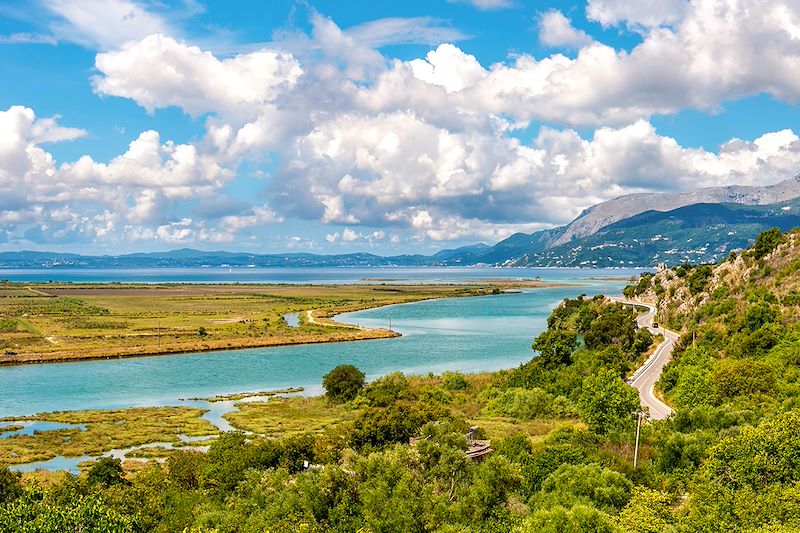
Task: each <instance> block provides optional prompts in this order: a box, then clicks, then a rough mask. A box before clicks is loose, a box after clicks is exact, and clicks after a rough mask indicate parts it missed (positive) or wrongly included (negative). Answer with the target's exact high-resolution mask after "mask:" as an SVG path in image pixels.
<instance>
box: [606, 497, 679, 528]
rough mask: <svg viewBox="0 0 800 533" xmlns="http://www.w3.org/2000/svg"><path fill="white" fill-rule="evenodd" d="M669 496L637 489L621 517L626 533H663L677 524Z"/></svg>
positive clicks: (620, 524)
mask: <svg viewBox="0 0 800 533" xmlns="http://www.w3.org/2000/svg"><path fill="white" fill-rule="evenodd" d="M671 503H672V498H671V497H670V495H669V494H667V493H665V492H661V491H658V490H652V489H648V488H647V487H636V488H635V489H633V496H632V497H631V499H630V501H629V502H628V505H627V506H626V507H625V509H623V510H622V512H621V513H620V515H619V522H618V524H619V526H620V527H621V528H622V529H623V530H624V531H631V532H633V531H635V532H637V533H638V532H641V533H662V532H663V531H669V528H670V526H671V525H672V524H674V523H675V517H674V516H673V512H672V508H671V507H670V504H671Z"/></svg>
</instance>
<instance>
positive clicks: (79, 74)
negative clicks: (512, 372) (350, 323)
mask: <svg viewBox="0 0 800 533" xmlns="http://www.w3.org/2000/svg"><path fill="white" fill-rule="evenodd" d="M0 72H2V73H3V74H2V80H3V81H2V83H0V250H23V249H27V250H52V251H70V252H80V253H90V254H105V253H109V254H118V253H127V252H137V251H156V250H170V249H175V248H184V247H191V248H199V249H205V250H230V251H249V252H256V253H271V252H282V251H293V252H298V251H305V252H313V253H326V254H327V253H347V252H354V251H367V252H371V253H376V254H382V255H391V254H400V253H431V252H435V251H437V250H440V249H444V248H453V247H457V246H461V245H467V244H472V243H477V242H485V243H488V244H494V243H495V242H497V241H499V240H501V239H503V238H505V237H508V236H509V235H511V234H513V233H515V232H520V231H522V232H533V231H537V230H540V229H545V228H550V227H554V226H557V225H562V224H565V223H568V222H569V221H570V220H572V219H573V218H575V217H576V216H578V215H579V214H580V213H581V211H583V210H584V209H586V208H588V207H590V206H592V205H594V204H596V203H598V202H602V201H605V200H609V199H612V198H615V197H617V196H620V195H623V194H628V193H636V192H655V191H679V190H690V189H696V188H700V187H708V186H717V185H731V184H739V185H769V184H773V183H777V182H779V181H781V180H783V179H787V178H791V177H794V176H795V175H797V174H798V172H800V138H799V137H798V133H800V123H798V119H800V107H798V103H800V76H798V75H797V73H798V72H800V0H791V1H789V0H785V1H779V0H769V1H765V0H694V1H685V0H635V1H634V0H588V1H586V2H567V1H561V2H557V1H540V2H526V1H523V0H424V1H422V0H419V1H418V0H405V1H403V2H397V1H395V0H392V1H388V0H373V1H372V2H342V1H334V0H307V1H306V0H270V1H268V2H264V1H256V0H253V1H247V0H240V1H236V2H230V1H221V0H183V1H174V2H169V1H164V0H138V1H137V0H104V1H102V2H98V1H96V0H29V1H8V0H0Z"/></svg>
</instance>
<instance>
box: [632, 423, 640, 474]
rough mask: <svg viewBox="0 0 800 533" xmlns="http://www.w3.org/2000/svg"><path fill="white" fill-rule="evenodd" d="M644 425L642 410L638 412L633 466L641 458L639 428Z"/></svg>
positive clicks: (634, 466)
mask: <svg viewBox="0 0 800 533" xmlns="http://www.w3.org/2000/svg"><path fill="white" fill-rule="evenodd" d="M641 426H642V412H641V411H639V412H638V413H636V444H635V445H634V447H633V468H636V463H637V461H638V459H639V428H640V427H641Z"/></svg>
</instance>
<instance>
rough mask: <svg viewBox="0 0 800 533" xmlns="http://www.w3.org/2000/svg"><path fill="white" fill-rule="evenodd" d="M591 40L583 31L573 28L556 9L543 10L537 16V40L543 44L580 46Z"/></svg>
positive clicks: (569, 46)
mask: <svg viewBox="0 0 800 533" xmlns="http://www.w3.org/2000/svg"><path fill="white" fill-rule="evenodd" d="M592 40H593V39H592V38H591V37H590V36H589V34H587V33H586V32H585V31H581V30H578V29H576V28H574V27H573V26H572V23H571V22H570V20H569V19H568V18H567V17H565V16H564V14H563V13H562V12H561V11H558V10H557V9H550V10H548V11H545V12H544V13H543V14H542V15H541V16H540V17H539V41H541V43H542V44H543V45H545V46H552V47H559V46H563V47H567V48H580V47H581V46H585V45H587V44H589V43H591V42H592Z"/></svg>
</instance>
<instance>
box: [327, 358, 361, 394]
mask: <svg viewBox="0 0 800 533" xmlns="http://www.w3.org/2000/svg"><path fill="white" fill-rule="evenodd" d="M322 386H323V388H324V389H325V396H327V397H328V399H330V400H331V401H334V402H347V401H350V400H352V399H353V398H355V397H356V395H358V392H359V391H360V390H361V389H362V388H364V373H363V372H362V371H361V370H359V369H358V368H356V367H354V366H353V365H338V366H336V367H335V368H334V369H333V370H331V371H330V372H328V373H327V374H325V375H324V376H322Z"/></svg>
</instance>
